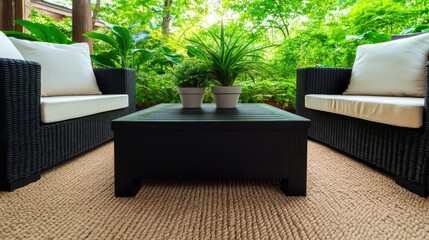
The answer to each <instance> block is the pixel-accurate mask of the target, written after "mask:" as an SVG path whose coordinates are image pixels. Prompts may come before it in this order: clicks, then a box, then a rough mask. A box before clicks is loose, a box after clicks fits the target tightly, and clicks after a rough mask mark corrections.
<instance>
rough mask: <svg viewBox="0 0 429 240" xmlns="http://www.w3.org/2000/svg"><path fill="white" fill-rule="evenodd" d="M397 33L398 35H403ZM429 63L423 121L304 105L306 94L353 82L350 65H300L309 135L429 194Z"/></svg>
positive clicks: (338, 90) (300, 109)
mask: <svg viewBox="0 0 429 240" xmlns="http://www.w3.org/2000/svg"><path fill="white" fill-rule="evenodd" d="M401 37H402V36H400V37H397V38H401ZM428 74H429V63H428V64H426V74H425V86H426V97H425V107H424V111H425V112H424V118H425V119H424V122H425V123H424V126H423V127H422V128H419V129H412V128H402V127H396V126H390V125H385V124H380V123H375V122H370V121H366V120H362V119H357V118H352V117H347V116H343V115H338V114H333V113H328V112H322V111H316V110H311V109H307V108H305V103H304V100H305V95H307V94H342V93H343V92H344V91H345V90H346V88H347V87H348V84H349V81H350V77H351V69H349V68H302V69H298V70H297V99H296V112H297V114H299V115H301V116H303V117H306V118H309V119H311V129H310V130H309V137H310V138H312V139H315V140H317V141H320V142H322V143H325V144H327V145H329V146H331V147H334V148H336V149H339V150H341V151H343V152H345V153H347V154H349V155H351V156H353V157H356V158H358V159H360V160H362V161H363V162H365V163H367V164H369V165H371V166H374V167H376V168H377V169H380V170H382V171H383V172H386V173H389V174H391V175H393V176H394V177H395V180H396V183H397V184H399V185H401V186H402V187H404V188H406V189H408V190H409V191H412V192H414V193H417V194H419V195H420V196H424V197H427V196H428V195H429V172H428V170H429V109H428V95H429V94H428V92H429V90H428V83H429V76H428Z"/></svg>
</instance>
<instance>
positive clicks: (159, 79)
mask: <svg viewBox="0 0 429 240" xmlns="http://www.w3.org/2000/svg"><path fill="white" fill-rule="evenodd" d="M51 1H52V0H51ZM61 1H63V2H70V1H69V0H56V2H57V3H58V2H61ZM164 4H165V0H146V1H141V0H116V1H108V0H102V1H101V9H100V12H99V18H100V19H101V20H103V21H106V22H109V23H113V24H117V25H121V26H124V27H129V26H130V25H132V24H134V23H138V24H139V27H137V28H136V31H147V32H149V33H150V36H151V40H150V41H147V42H145V43H144V44H142V45H140V46H137V47H138V48H141V49H148V50H154V51H156V53H157V54H153V56H152V55H151V58H150V59H145V62H144V64H141V65H139V69H138V74H137V76H138V79H137V80H138V81H137V96H138V99H137V101H138V103H139V104H141V105H144V106H149V105H152V104H156V103H159V102H178V101H179V98H178V96H177V93H176V92H175V90H174V88H175V84H174V82H173V77H172V75H173V73H174V70H175V66H176V65H177V63H179V62H180V61H181V60H182V59H183V58H187V52H186V48H185V47H186V46H187V45H188V44H189V43H188V42H187V41H186V39H187V38H191V37H192V36H193V35H195V34H198V35H199V36H203V35H204V33H205V32H207V29H209V30H213V31H216V28H217V27H218V26H219V25H220V21H221V19H223V22H224V24H225V27H226V28H227V29H229V30H232V29H239V31H240V32H241V33H245V34H244V36H245V37H244V38H243V41H249V40H252V41H253V42H254V43H255V46H266V45H273V44H275V45H278V47H276V48H272V49H268V50H267V52H266V54H265V56H266V58H265V61H266V62H267V63H270V64H273V65H275V66H276V70H275V71H274V74H272V75H271V76H270V77H268V78H267V77H264V78H260V79H257V81H256V82H253V81H250V79H247V78H246V77H241V78H240V79H238V80H237V83H236V85H242V86H243V94H242V97H241V101H242V102H266V101H269V100H275V101H278V102H280V103H281V104H284V105H287V104H289V103H294V101H295V100H294V98H295V72H296V68H300V67H308V66H321V67H322V66H324V67H333V66H336V67H351V66H353V61H354V58H355V51H356V47H357V45H360V44H366V43H377V42H383V41H387V40H389V39H390V35H392V34H400V33H406V32H413V31H429V30H428V29H429V26H428V25H427V24H429V1H427V0H307V1H301V0H288V1H282V0H245V1H243V0H186V1H179V0H175V1H173V3H172V5H171V7H168V8H165V7H164V6H165V5H164ZM167 13H169V14H171V21H170V25H169V29H170V34H169V35H168V36H164V35H163V34H162V31H161V26H162V21H163V17H164V16H166V14H167ZM33 17H34V18H36V19H37V18H38V19H41V17H40V16H38V15H37V14H33ZM44 21H45V20H44ZM50 23H51V24H53V23H52V22H50ZM57 25H58V26H60V27H61V29H62V30H64V32H66V33H67V31H69V30H70V29H69V26H70V24H69V20H66V21H65V23H61V24H57ZM97 32H100V33H105V34H108V29H98V30H97ZM94 44H95V45H94V49H95V51H96V53H99V52H102V51H106V50H109V46H108V45H107V44H105V43H103V42H100V41H95V42H94ZM165 54H167V55H165ZM170 55H172V56H174V57H175V59H174V61H171V59H169V58H170V57H169V56H170ZM206 101H211V99H210V97H208V99H206Z"/></svg>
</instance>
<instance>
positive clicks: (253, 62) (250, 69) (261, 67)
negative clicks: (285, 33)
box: [187, 23, 272, 86]
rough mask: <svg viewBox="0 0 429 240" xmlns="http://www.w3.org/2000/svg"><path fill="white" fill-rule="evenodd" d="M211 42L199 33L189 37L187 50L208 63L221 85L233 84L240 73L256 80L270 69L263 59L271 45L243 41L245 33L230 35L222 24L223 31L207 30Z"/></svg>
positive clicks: (215, 78) (221, 29)
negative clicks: (257, 76) (257, 44)
mask: <svg viewBox="0 0 429 240" xmlns="http://www.w3.org/2000/svg"><path fill="white" fill-rule="evenodd" d="M208 34H209V36H210V38H209V42H205V41H204V40H203V39H202V38H200V37H199V36H197V35H196V36H195V38H194V39H188V41H189V42H191V43H192V46H188V47H187V49H188V53H189V54H190V55H194V56H196V57H198V58H199V59H201V60H202V61H204V62H206V64H207V65H208V66H209V68H210V71H211V72H212V75H213V77H214V80H215V81H217V82H218V83H219V84H220V85H221V86H233V85H234V82H235V80H236V79H237V77H238V76H239V75H240V74H247V75H249V76H250V77H251V78H252V79H254V77H255V75H256V74H262V73H267V72H269V67H270V65H269V64H267V63H265V62H263V61H261V60H263V57H262V53H263V51H264V50H265V49H267V48H269V47H272V46H262V47H253V46H252V43H253V40H250V41H247V42H242V39H243V34H240V35H235V34H234V33H232V34H230V35H229V36H227V33H226V32H225V27H224V25H223V23H222V24H221V28H220V34H215V33H213V32H212V31H208Z"/></svg>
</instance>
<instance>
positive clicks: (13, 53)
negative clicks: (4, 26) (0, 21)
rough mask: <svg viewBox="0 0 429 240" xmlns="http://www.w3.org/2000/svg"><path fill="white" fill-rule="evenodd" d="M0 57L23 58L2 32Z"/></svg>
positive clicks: (0, 36) (0, 34) (0, 35)
mask: <svg viewBox="0 0 429 240" xmlns="http://www.w3.org/2000/svg"><path fill="white" fill-rule="evenodd" d="M0 58H13V59H19V60H24V57H23V56H22V55H21V53H20V52H19V51H18V49H16V47H15V46H14V45H13V43H12V42H11V41H10V40H9V38H8V37H7V36H6V35H4V33H3V32H0Z"/></svg>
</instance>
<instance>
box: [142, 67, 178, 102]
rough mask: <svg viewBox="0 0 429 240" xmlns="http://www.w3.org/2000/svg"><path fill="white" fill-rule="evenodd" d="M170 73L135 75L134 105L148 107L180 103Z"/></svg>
mask: <svg viewBox="0 0 429 240" xmlns="http://www.w3.org/2000/svg"><path fill="white" fill-rule="evenodd" d="M173 79H174V76H173V75H172V74H171V73H166V74H162V75H160V74H157V73H154V72H152V73H143V72H141V71H140V72H137V75H136V103H137V105H139V106H141V107H150V106H153V105H156V104H159V103H178V102H180V98H179V94H178V93H177V90H176V88H177V86H176V85H175V83H174V80H173Z"/></svg>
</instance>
